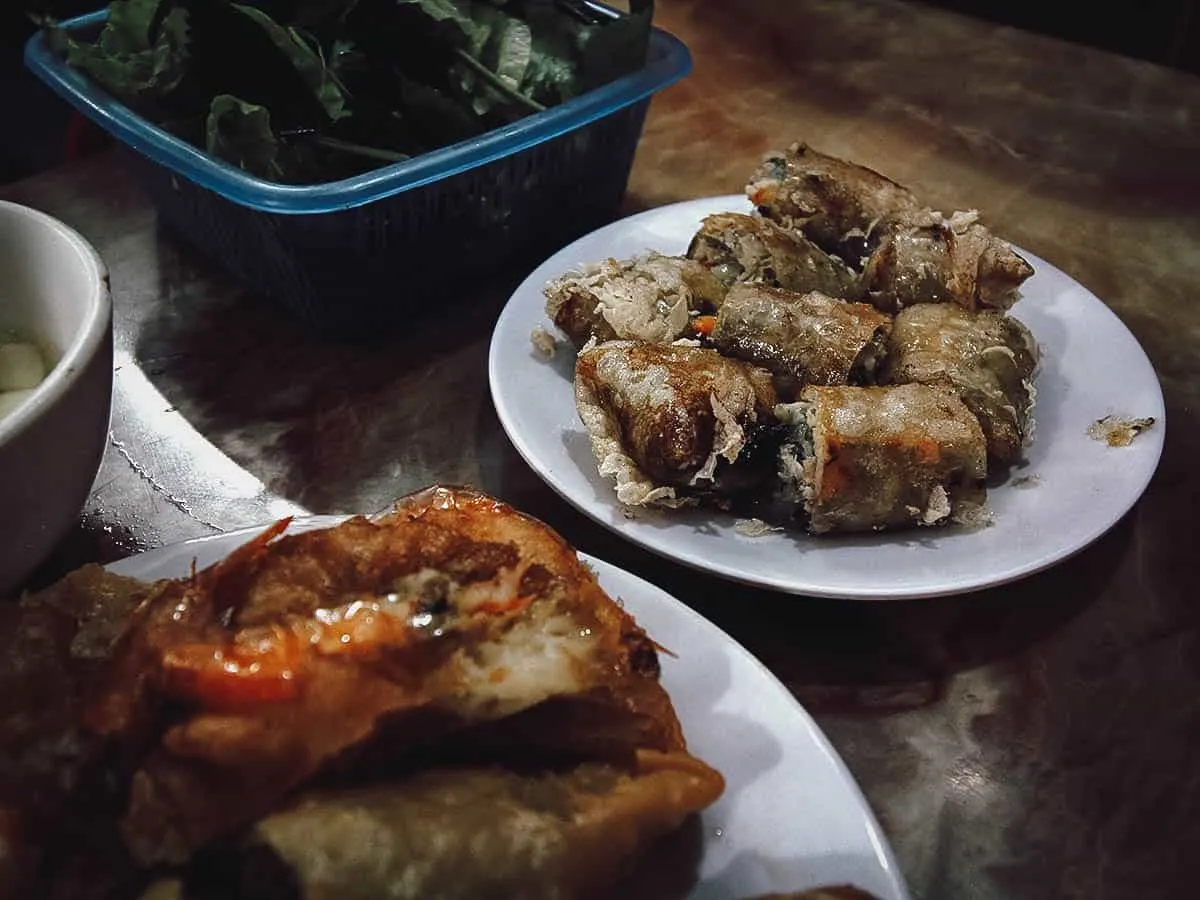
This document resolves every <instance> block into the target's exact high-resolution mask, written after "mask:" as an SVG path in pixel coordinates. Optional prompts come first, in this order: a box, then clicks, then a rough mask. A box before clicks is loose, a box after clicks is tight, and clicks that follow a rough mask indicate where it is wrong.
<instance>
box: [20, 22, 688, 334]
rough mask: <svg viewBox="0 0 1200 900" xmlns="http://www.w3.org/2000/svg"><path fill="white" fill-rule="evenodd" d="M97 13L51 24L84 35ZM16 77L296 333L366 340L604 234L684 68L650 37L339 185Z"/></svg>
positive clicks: (91, 97) (658, 37) (76, 76)
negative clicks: (205, 149)
mask: <svg viewBox="0 0 1200 900" xmlns="http://www.w3.org/2000/svg"><path fill="white" fill-rule="evenodd" d="M103 19H104V13H94V14H92V15H89V16H83V17H80V18H79V19H75V20H72V21H70V22H66V23H64V27H65V28H67V29H81V30H83V29H90V28H95V27H96V26H97V25H98V24H100V23H101V22H102V21H103ZM25 59H26V64H27V65H28V66H29V68H30V69H31V70H32V71H33V72H34V73H35V74H37V75H38V76H39V77H40V78H41V79H42V80H43V81H45V82H46V83H47V84H48V85H49V86H50V87H51V88H53V89H54V90H55V91H56V92H57V93H58V94H60V95H61V96H63V97H64V98H65V99H67V100H68V101H69V102H70V103H71V104H72V105H74V106H75V107H76V108H77V109H79V110H80V111H81V112H83V113H84V114H85V115H87V116H88V117H89V118H91V119H92V120H93V121H95V122H96V123H98V124H99V125H100V126H101V127H103V128H104V129H105V130H107V131H108V132H109V133H110V134H112V135H113V136H114V137H116V138H117V139H118V140H119V141H120V142H121V144H122V145H124V149H125V155H126V157H127V158H128V160H129V162H130V164H131V166H132V168H133V171H134V173H135V175H136V177H137V178H138V180H139V181H140V182H141V183H142V184H143V185H144V186H145V188H146V190H147V192H148V193H149V195H150V197H151V199H152V201H153V203H154V204H155V206H156V207H157V208H158V211H159V215H160V217H161V219H162V220H163V222H164V223H165V224H167V225H168V226H169V227H171V228H173V229H174V230H176V231H178V232H179V233H180V234H182V235H183V236H184V237H185V238H186V239H187V240H188V241H190V242H191V243H193V244H194V245H196V246H197V247H198V248H200V249H201V250H202V251H204V252H205V253H207V254H208V255H209V256H211V257H212V258H214V259H215V260H218V261H219V262H220V264H221V265H223V266H224V267H225V268H227V269H228V270H229V271H230V272H232V273H233V274H234V275H235V276H237V277H238V278H240V279H242V280H243V281H245V282H246V283H247V284H248V285H250V286H251V287H253V288H254V289H256V290H257V291H260V292H261V293H263V294H265V295H267V296H268V297H271V298H272V299H274V300H276V301H278V302H279V303H281V304H283V305H284V306H286V307H287V308H288V309H290V310H291V311H293V312H294V313H295V314H296V315H297V316H299V317H300V318H301V319H303V320H304V321H306V322H308V323H310V324H312V325H314V326H316V327H318V328H320V329H322V330H325V331H328V332H332V333H336V334H338V335H342V336H355V335H359V334H365V333H378V331H380V330H381V329H386V328H390V327H393V326H395V325H397V324H399V323H401V322H404V321H406V320H407V319H408V318H409V317H410V316H411V314H412V313H413V312H414V311H417V310H423V309H426V308H428V307H429V306H430V305H431V304H444V303H451V302H453V301H454V300H456V299H457V298H458V297H460V296H462V295H463V294H464V293H467V294H469V292H465V291H464V290H463V285H464V283H466V282H467V279H470V278H472V277H475V278H478V277H481V276H484V275H486V274H487V273H489V272H493V271H495V270H497V269H498V268H499V267H501V266H503V265H504V264H506V263H512V262H517V261H520V260H523V259H526V258H531V257H533V256H535V255H537V254H545V253H548V252H550V251H551V250H553V249H556V248H557V247H560V246H562V245H563V244H565V243H568V242H569V241H571V240H573V239H574V238H576V237H578V236H579V235H581V234H584V233H586V232H587V231H590V230H592V229H594V228H596V227H598V226H599V225H601V224H603V223H604V222H606V221H608V220H609V219H611V218H612V217H613V215H614V214H615V213H616V211H617V209H618V206H619V204H620V202H621V198H622V196H623V195H624V193H625V188H626V184H627V183H628V179H629V170H630V168H631V166H632V164H633V155H634V151H635V149H636V148H637V143H638V140H639V138H640V137H641V131H642V125H643V122H644V121H645V116H646V110H647V107H648V105H649V102H650V97H651V95H652V94H654V93H655V92H657V91H659V90H662V89H663V88H665V87H667V86H668V85H670V84H672V83H674V82H675V81H677V80H679V79H680V78H682V77H683V76H685V75H686V74H687V73H688V71H690V69H691V57H690V55H689V54H688V51H687V49H686V48H685V47H684V46H683V44H681V43H680V42H679V41H678V40H676V39H675V38H673V37H672V36H670V35H669V34H667V33H665V32H663V31H660V30H658V29H655V30H654V31H653V33H652V34H651V41H650V53H649V58H648V61H647V64H646V66H645V67H644V68H643V69H642V70H641V71H640V72H638V73H635V74H633V75H629V76H626V77H625V78H622V79H620V80H618V81H616V82H613V83H612V84H609V85H606V86H604V87H602V88H599V89H597V90H594V91H591V92H589V93H588V94H585V95H583V96H580V97H577V98H575V99H574V100H571V101H570V102H568V103H565V104H562V105H561V106H557V107H554V108H552V109H549V110H546V111H545V112H541V113H538V114H536V115H532V116H529V117H527V118H525V119H522V120H520V121H518V122H516V123H514V124H513V125H510V126H507V127H505V128H502V129H497V130H496V131H493V132H489V133H488V134H486V135H483V136H481V137H479V138H475V139H473V140H470V141H465V142H462V143H460V144H455V145H454V146H451V147H447V148H444V149H442V150H438V151H436V152H434V153H429V154H425V155H423V156H421V157H418V158H416V159H413V160H409V161H407V162H402V163H397V164H394V165H390V166H387V167H384V168H381V169H377V170H375V171H373V172H368V173H365V174H363V175H360V176H356V177H354V178H350V179H346V180H344V181H338V182H331V183H328V184H319V185H310V186H294V185H281V184H276V183H273V182H269V181H265V180H262V179H259V178H256V177H254V176H251V175H248V174H247V173H245V172H243V171H241V170H239V169H236V168H234V167H232V166H229V165H227V164H225V163H223V162H221V161H219V160H216V159H214V158H213V157H210V156H208V155H206V154H204V153H202V152H201V151H199V150H197V149H196V148H195V147H193V146H191V145H189V144H187V143H186V142H184V141H182V140H180V139H178V138H176V137H174V136H172V135H170V134H168V133H167V132H165V131H163V130H161V129H159V128H157V127H156V126H154V125H152V124H150V123H149V122H148V121H146V120H145V119H143V118H141V117H140V116H138V115H137V114H136V113H134V112H133V111H132V110H130V109H129V108H128V107H126V106H124V105H122V104H120V103H118V102H117V101H115V100H114V99H113V98H112V97H110V96H109V95H107V94H106V93H105V92H104V91H102V90H101V89H100V88H99V87H98V86H96V85H95V84H94V83H93V82H91V81H90V80H89V79H87V78H86V77H85V76H84V75H82V74H81V73H80V72H78V71H76V70H74V69H72V68H70V67H69V66H67V64H66V63H65V62H64V61H63V60H62V59H60V58H59V57H57V56H56V55H55V54H54V53H53V52H51V51H50V49H49V47H48V46H47V45H46V42H45V39H44V37H43V36H42V35H40V34H39V35H35V36H34V37H33V38H32V39H31V40H30V41H29V43H28V45H27V46H26V51H25Z"/></svg>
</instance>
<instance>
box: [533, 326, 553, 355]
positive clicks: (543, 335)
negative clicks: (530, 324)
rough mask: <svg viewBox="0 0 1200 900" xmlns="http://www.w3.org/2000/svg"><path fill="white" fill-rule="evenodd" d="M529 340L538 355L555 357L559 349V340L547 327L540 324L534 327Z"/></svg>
mask: <svg viewBox="0 0 1200 900" xmlns="http://www.w3.org/2000/svg"><path fill="white" fill-rule="evenodd" d="M529 340H530V341H531V342H532V343H533V349H534V350H535V351H537V353H538V355H540V356H542V357H544V358H545V359H553V358H554V352H555V351H556V350H557V349H558V341H556V340H555V339H554V335H552V334H551V333H550V332H548V331H547V330H546V329H545V328H542V327H541V326H540V325H539V326H538V327H537V328H535V329H533V333H532V334H530V335H529Z"/></svg>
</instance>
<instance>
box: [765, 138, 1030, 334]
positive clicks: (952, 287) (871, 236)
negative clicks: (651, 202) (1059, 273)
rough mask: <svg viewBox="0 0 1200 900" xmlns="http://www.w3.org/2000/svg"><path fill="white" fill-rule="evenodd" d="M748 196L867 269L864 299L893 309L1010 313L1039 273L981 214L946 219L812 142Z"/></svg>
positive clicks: (792, 150)
mask: <svg viewBox="0 0 1200 900" xmlns="http://www.w3.org/2000/svg"><path fill="white" fill-rule="evenodd" d="M746 194H747V196H748V197H749V198H750V200H751V202H752V203H754V204H755V205H756V206H757V207H758V209H759V211H760V212H761V213H762V214H763V215H764V216H766V217H767V218H769V219H771V220H773V221H775V222H778V223H779V224H781V225H783V226H785V227H788V228H798V229H800V230H802V231H803V232H804V234H806V235H807V236H808V238H809V239H811V240H812V241H813V242H814V243H815V244H817V245H818V246H819V247H821V248H823V249H824V250H826V251H828V252H830V253H836V254H838V255H839V256H841V257H842V258H843V259H845V260H846V261H847V262H849V263H850V264H851V265H852V266H854V267H855V268H856V269H860V270H862V285H861V286H862V288H863V289H864V290H865V292H866V295H867V296H868V297H869V298H870V299H871V302H872V303H874V304H875V305H876V306H878V307H879V308H880V309H882V310H885V311H887V312H895V311H896V310H899V309H902V308H904V307H905V306H910V305H912V304H914V303H923V302H929V301H935V302H952V303H957V304H959V305H960V306H963V307H965V308H967V309H977V308H979V307H991V308H996V309H1007V308H1008V307H1010V306H1011V305H1012V304H1013V303H1014V302H1015V301H1016V299H1017V297H1018V296H1019V288H1020V286H1021V284H1022V282H1024V281H1025V280H1026V279H1027V278H1029V276H1031V275H1032V274H1033V267H1032V266H1030V265H1029V263H1028V262H1026V261H1025V260H1024V259H1022V258H1021V256H1020V255H1019V254H1017V253H1016V252H1015V251H1014V250H1013V249H1012V247H1010V246H1009V245H1008V244H1007V243H1005V242H1004V241H1002V240H1000V239H999V238H997V237H996V236H995V235H993V234H992V233H991V232H990V231H988V230H987V229H986V228H985V227H983V226H982V225H980V224H979V223H978V221H977V219H978V214H977V213H975V212H956V213H954V214H953V215H951V216H948V217H947V216H944V215H942V214H941V213H939V212H936V211H935V210H931V209H928V208H926V207H924V206H923V204H921V203H920V202H919V201H918V200H917V198H916V197H915V196H914V195H913V193H912V192H911V191H909V190H908V189H907V188H905V187H902V186H901V185H899V184H896V183H895V182H894V181H891V180H890V179H888V178H885V177H884V176H883V175H880V174H879V173H878V172H876V171H874V170H872V169H868V168H867V167H866V166H860V165H857V164H855V163H851V162H847V161H845V160H841V159H837V158H835V157H832V156H827V155H825V154H823V153H819V152H818V151H816V150H813V149H812V148H811V147H808V146H805V145H804V144H793V145H792V146H791V147H789V148H788V149H787V151H786V152H783V153H771V154H769V155H768V156H767V157H766V158H765V159H764V160H763V163H762V165H761V166H759V168H758V169H757V170H755V172H754V173H753V174H752V175H751V176H750V180H749V183H748V184H747V186H746Z"/></svg>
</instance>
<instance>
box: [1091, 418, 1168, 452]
mask: <svg viewBox="0 0 1200 900" xmlns="http://www.w3.org/2000/svg"><path fill="white" fill-rule="evenodd" d="M1153 424H1154V419H1152V418H1146V419H1122V418H1121V417H1120V416H1105V417H1104V418H1103V419H1097V420H1096V421H1095V422H1093V423H1092V424H1091V425H1089V426H1088V430H1087V433H1088V437H1090V438H1093V439H1095V440H1097V441H1103V442H1104V443H1106V444H1108V446H1110V447H1128V446H1129V445H1130V444H1131V443H1133V439H1134V438H1135V437H1137V436H1138V435H1139V434H1141V433H1142V432H1143V431H1145V430H1146V429H1148V428H1150V426H1152V425H1153Z"/></svg>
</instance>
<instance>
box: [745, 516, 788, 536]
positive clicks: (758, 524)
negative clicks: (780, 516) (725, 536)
mask: <svg viewBox="0 0 1200 900" xmlns="http://www.w3.org/2000/svg"><path fill="white" fill-rule="evenodd" d="M733 530H734V531H736V532H737V533H738V534H740V535H741V536H742V537H748V538H757V537H763V536H764V535H768V534H774V533H775V532H777V531H783V529H782V528H780V527H779V526H778V525H768V524H767V523H766V522H764V521H763V520H762V519H738V520H737V521H736V522H734V523H733Z"/></svg>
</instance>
